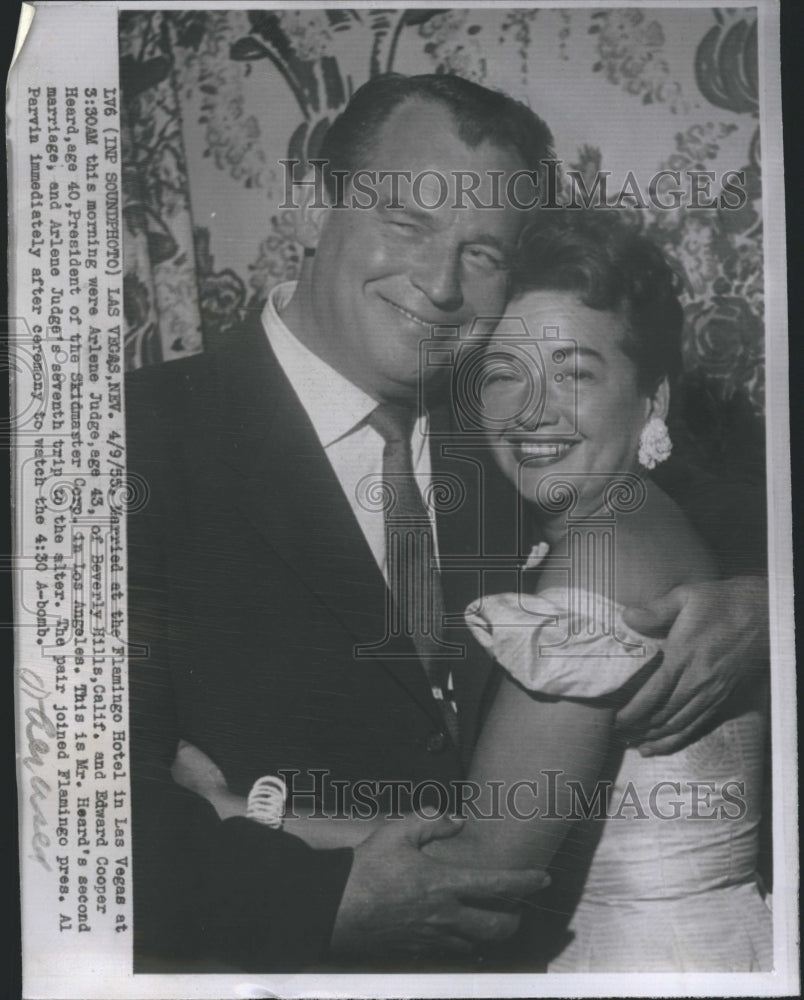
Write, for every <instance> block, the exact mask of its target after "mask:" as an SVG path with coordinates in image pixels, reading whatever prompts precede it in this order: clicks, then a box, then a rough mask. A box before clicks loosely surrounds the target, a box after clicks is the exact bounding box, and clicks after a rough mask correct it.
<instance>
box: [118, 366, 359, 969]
mask: <svg viewBox="0 0 804 1000" xmlns="http://www.w3.org/2000/svg"><path fill="white" fill-rule="evenodd" d="M164 382H165V379H164V377H162V375H161V373H160V372H159V371H158V370H154V371H146V372H138V373H136V374H135V376H133V377H132V378H130V379H129V381H128V383H127V391H126V416H127V427H128V433H127V449H128V454H127V461H128V470H129V472H133V473H135V474H137V475H139V476H141V477H143V479H144V483H145V493H146V494H147V502H146V503H145V505H144V506H143V507H142V509H140V510H138V511H136V512H133V513H131V514H130V515H129V517H128V523H127V536H128V607H129V689H130V696H129V707H130V731H131V753H132V823H133V842H134V856H133V866H134V933H135V971H137V972H183V971H199V972H203V971H210V972H212V971H220V972H224V971H254V972H259V971H263V972H266V971H299V970H302V969H304V968H306V967H309V966H311V965H313V964H315V963H317V962H319V961H320V960H321V959H322V958H323V957H324V955H325V954H326V951H327V948H328V945H329V940H330V937H331V933H332V926H333V923H334V920H335V915H336V913H337V909H338V906H339V903H340V899H341V896H342V893H343V888H344V886H345V884H346V880H347V878H348V876H349V871H350V868H351V863H352V857H353V853H352V851H351V850H348V849H338V850H328V851H323V850H313V849H312V848H310V847H308V846H307V845H306V844H305V843H304V842H303V841H301V840H299V839H298V838H296V837H292V836H289V835H288V834H285V833H283V832H281V831H274V830H271V829H269V828H267V827H264V826H260V825H259V824H257V823H254V822H252V821H251V820H247V819H245V818H240V817H238V818H233V819H228V820H225V821H221V820H219V818H218V816H217V813H215V811H214V809H213V808H212V806H210V805H209V803H207V802H206V800H204V799H202V798H200V797H199V796H196V795H195V794H193V793H192V792H188V791H186V790H185V789H183V788H181V787H180V786H178V785H176V784H175V783H174V782H173V780H172V778H171V776H170V770H169V769H170V765H171V763H172V760H173V757H174V756H175V752H176V747H177V741H178V738H179V730H178V725H177V707H176V705H175V702H174V697H173V691H172V685H171V676H170V660H171V646H172V645H173V644H174V643H176V642H178V641H180V637H181V627H182V626H181V623H180V622H178V621H175V620H173V618H172V616H171V601H170V580H169V579H168V574H167V572H166V567H165V551H166V546H165V544H164V542H165V539H166V537H167V533H168V532H169V531H170V525H171V522H172V520H173V519H174V518H175V517H180V516H181V499H180V491H179V489H178V486H177V479H178V472H177V468H178V466H177V463H176V462H175V461H174V458H175V456H174V455H171V449H172V445H171V438H172V433H171V427H170V424H169V422H167V421H168V420H169V416H168V414H169V412H170V407H169V406H164V407H163V406H162V405H161V402H160V400H161V398H162V397H163V396H165V394H166V389H167V387H166V386H165V385H163V384H162V383H164ZM163 414H164V415H163ZM174 523H175V522H174Z"/></svg>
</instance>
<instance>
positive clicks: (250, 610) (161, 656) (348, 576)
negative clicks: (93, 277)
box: [126, 317, 511, 971]
mask: <svg viewBox="0 0 804 1000" xmlns="http://www.w3.org/2000/svg"><path fill="white" fill-rule="evenodd" d="M231 344H232V348H231V349H230V350H227V351H225V352H221V353H220V354H218V355H214V356H213V355H207V354H203V355H198V356H195V357H192V358H189V359H187V360H185V361H178V362H171V363H170V364H169V365H164V366H160V367H158V368H155V369H149V370H143V371H141V372H137V373H135V374H134V375H133V376H132V377H131V378H130V379H129V381H128V385H127V398H126V411H127V425H128V428H129V430H128V468H129V471H130V472H133V473H135V474H137V475H139V476H142V477H143V479H144V480H145V482H146V484H147V493H148V500H147V504H146V505H145V507H144V508H143V509H142V510H141V511H139V512H137V513H134V514H132V515H131V516H130V517H129V527H128V537H129V564H130V577H129V606H130V620H131V624H130V642H131V643H132V644H134V646H135V647H136V646H139V647H141V648H140V649H139V650H137V649H136V648H135V649H133V650H132V657H131V660H130V671H131V728H132V740H133V755H134V762H133V763H134V769H133V773H134V822H135V873H136V886H135V889H136V891H135V930H136V941H137V945H136V951H137V955H138V968H141V969H142V970H143V971H145V970H146V969H151V968H162V967H163V966H160V965H158V964H155V957H156V956H157V955H170V956H173V958H174V960H176V961H178V962H179V965H178V968H181V967H182V966H181V962H182V961H184V962H185V963H186V962H190V961H191V960H192V961H193V962H194V963H195V966H194V967H196V968H205V967H207V965H208V967H209V968H216V967H217V966H215V965H213V964H212V962H211V959H212V958H213V957H214V958H215V959H216V960H218V961H220V960H223V961H224V962H229V963H231V964H232V965H233V966H235V967H242V968H245V969H251V970H269V969H277V970H287V971H289V970H298V969H300V968H303V967H305V966H306V965H309V964H310V963H313V962H317V961H319V960H321V958H322V956H323V955H324V953H325V950H326V947H327V944H328V940H329V936H330V933H331V928H332V923H333V920H334V915H335V912H336V910H337V907H338V904H339V901H340V896H341V893H342V890H343V886H344V884H345V881H346V879H347V877H348V873H349V869H350V864H351V856H352V852H351V851H349V850H330V851H314V850H311V849H310V848H308V847H307V846H306V845H305V844H304V843H302V842H301V841H299V840H298V839H297V838H294V837H292V836H289V835H287V834H285V833H282V832H275V831H272V830H269V829H267V828H264V827H260V826H258V825H256V824H255V823H253V822H251V821H247V820H245V819H230V820H227V821H225V822H220V821H219V820H218V819H217V816H216V815H215V814H214V812H213V810H212V809H211V808H210V807H209V806H208V805H207V803H206V802H205V801H203V800H201V799H199V798H198V797H197V796H195V795H193V794H191V793H188V792H186V791H184V790H183V789H180V788H178V787H177V786H176V785H175V784H174V783H173V782H172V780H171V778H170V775H169V766H170V763H171V761H172V760H173V757H174V755H175V751H176V745H177V740H178V739H179V738H180V737H182V738H184V739H187V740H189V741H190V742H191V743H194V744H195V745H196V746H198V747H200V748H201V749H202V750H203V751H204V752H205V753H207V754H208V755H209V756H210V757H211V758H212V759H213V760H214V761H215V762H216V764H217V765H218V766H219V767H220V768H221V770H222V771H223V772H224V774H225V776H226V779H227V781H228V784H229V787H230V789H231V790H232V791H234V792H236V793H240V794H243V795H246V794H248V791H249V789H250V787H251V785H252V783H253V782H254V781H255V780H256V779H257V778H258V777H260V776H261V775H264V774H277V773H279V772H280V771H285V770H289V771H293V770H296V771H298V772H300V773H299V775H298V776H297V777H296V778H295V779H294V784H295V786H296V787H297V788H302V789H304V788H311V787H312V786H313V781H314V777H313V772H315V771H318V770H320V771H323V772H326V775H327V777H326V779H324V778H321V777H319V779H318V780H319V782H320V790H319V796H318V797H319V799H321V798H323V800H324V804H325V805H328V806H329V807H330V808H332V805H333V802H332V795H331V792H330V790H329V789H330V786H329V783H328V782H329V779H333V780H340V781H346V782H349V783H350V784H351V783H353V782H355V781H357V780H359V779H367V780H370V781H388V780H394V779H403V780H406V781H409V782H412V783H418V782H422V781H425V780H432V779H435V780H438V781H441V782H443V783H444V784H445V785H447V784H448V783H449V782H450V781H453V780H454V779H458V778H460V777H461V775H462V773H463V764H462V761H461V754H460V749H459V748H457V747H455V746H454V745H452V743H451V742H450V740H449V738H448V737H447V736H446V734H445V733H444V732H443V726H442V722H441V717H440V714H439V711H438V707H437V705H436V703H435V701H434V699H433V697H432V695H431V693H430V690H429V687H428V684H427V681H426V678H425V675H424V672H423V670H422V667H421V664H420V662H419V661H418V660H417V658H416V656H415V651H414V649H413V647H412V644H410V642H409V640H403V639H392V640H391V641H390V642H389V644H388V648H387V649H386V650H384V651H383V653H382V655H379V654H378V655H375V656H371V657H368V658H355V655H354V647H355V645H356V644H372V643H377V642H378V641H380V640H382V639H383V636H384V635H385V632H386V628H385V622H386V600H387V589H386V587H385V583H384V580H383V578H382V575H381V573H380V571H379V569H378V568H377V565H376V563H375V561H374V559H373V557H372V554H371V552H370V550H369V548H368V545H367V543H366V541H365V539H364V537H363V535H362V533H361V531H360V528H359V526H358V525H357V522H356V521H355V518H354V516H353V514H352V512H351V509H350V507H349V504H348V501H347V499H346V497H345V496H344V494H343V492H342V490H341V487H340V485H339V483H338V481H337V479H336V477H335V475H334V473H333V471H332V469H331V466H330V464H329V461H328V459H327V458H326V455H325V454H324V452H323V450H322V448H321V446H320V443H319V441H318V438H317V437H316V434H315V431H314V430H313V428H312V426H311V424H310V423H309V421H308V419H307V416H306V414H305V412H304V410H303V409H302V407H301V405H300V403H299V402H298V399H297V397H296V396H295V393H294V392H293V390H292V388H291V386H290V384H289V383H288V381H287V379H286V377H285V375H284V373H283V372H282V371H281V369H280V367H279V365H278V363H277V362H276V359H275V358H274V356H273V354H272V352H271V350H270V348H269V346H268V343H267V339H266V337H265V333H264V332H263V330H262V327H261V324H260V322H259V317H254V321H253V322H252V323H251V324H250V325H248V326H247V327H246V328H245V329H244V330H243V331H241V332H240V333H239V334H238V335H237V336H233V338H232V341H231ZM436 450H438V449H436ZM434 466H435V467H434V471H437V470H446V469H448V468H449V466H450V463H449V460H448V459H446V458H443V457H441V456H440V455H438V456H436V457H434ZM454 471H455V472H457V474H458V475H459V476H460V479H461V482H462V483H463V484H465V486H466V487H467V489H466V495H465V496H464V498H463V502H462V503H460V504H458V508H457V510H456V511H454V512H453V513H451V514H444V515H443V516H439V521H438V533H439V546H440V551H441V554H442V557H443V558H446V557H447V556H448V555H449V554H455V555H460V554H462V553H468V554H470V555H471V554H472V552H473V550H477V547H478V545H479V544H480V542H479V537H478V532H479V528H478V525H479V524H480V517H479V513H478V503H479V496H480V492H481V491H480V488H479V479H480V475H481V474H480V471H479V467H478V466H477V465H476V464H474V463H472V462H467V461H466V460H461V461H458V462H457V464H456V466H455V470H454ZM501 523H506V522H505V519H502V521H501ZM508 523H511V522H510V519H508ZM444 580H445V583H444V588H445V603H446V605H447V610H448V611H453V612H458V613H459V612H461V611H462V610H463V608H464V607H465V605H466V603H467V602H468V600H469V599H471V597H472V596H474V594H476V593H477V592H478V590H477V583H476V582H475V580H474V578H473V574H472V572H471V571H469V572H465V573H460V572H453V573H446V574H445V576H444ZM450 640H451V641H454V642H456V643H459V644H460V643H462V642H465V650H466V655H465V656H464V658H462V659H461V660H459V661H456V664H455V668H454V670H453V673H454V676H455V685H456V696H457V700H458V702H459V710H460V717H461V722H462V735H463V737H464V740H463V742H464V745H465V747H466V748H468V749H469V750H471V746H472V744H473V742H474V731H475V727H476V723H477V717H478V712H479V709H480V706H481V704H482V701H483V698H482V695H483V691H484V688H485V686H486V683H487V681H488V679H489V674H490V665H489V663H488V661H487V660H486V658H485V656H484V654H482V652H481V651H480V649H479V647H477V646H476V645H475V644H474V643H473V642H472V641H471V639H469V637H468V633H466V631H465V630H464V629H461V628H455V629H452V630H450ZM138 653H139V654H140V655H137V654H138ZM321 789H323V791H321ZM403 804H404V799H403Z"/></svg>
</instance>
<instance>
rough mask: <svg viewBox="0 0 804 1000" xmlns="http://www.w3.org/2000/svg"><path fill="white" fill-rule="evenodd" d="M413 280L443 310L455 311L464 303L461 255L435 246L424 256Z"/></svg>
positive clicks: (412, 276)
mask: <svg viewBox="0 0 804 1000" xmlns="http://www.w3.org/2000/svg"><path fill="white" fill-rule="evenodd" d="M411 281H412V282H413V284H414V285H415V287H416V288H418V289H419V291H420V292H423V293H424V294H425V295H426V296H427V298H428V299H429V300H430V301H431V302H432V303H433V305H434V306H437V307H438V309H440V310H441V311H442V312H455V311H456V310H458V309H460V308H461V306H462V305H463V289H462V287H461V266H460V255H459V254H458V253H457V252H455V251H450V250H446V249H445V248H444V247H434V248H432V250H431V251H430V252H429V253H428V254H426V255H425V256H423V257H422V259H421V260H420V261H419V262H418V265H417V267H416V268H415V269H414V271H413V273H412V274H411Z"/></svg>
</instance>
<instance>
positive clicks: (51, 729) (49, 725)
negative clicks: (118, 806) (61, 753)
mask: <svg viewBox="0 0 804 1000" xmlns="http://www.w3.org/2000/svg"><path fill="white" fill-rule="evenodd" d="M19 682H20V691H21V694H22V695H25V696H27V697H29V698H32V699H34V701H35V704H34V705H32V706H29V707H28V708H26V709H25V718H26V719H27V720H28V725H27V726H26V727H25V738H26V739H27V741H28V756H27V757H23V758H22V766H23V767H26V768H27V769H28V770H29V771H31V772H33V770H34V768H35V767H42V765H43V764H44V760H43V759H42V758H43V757H44V755H46V754H48V753H49V752H50V743H48V740H52V739H53V738H54V737H55V735H56V727H55V726H54V725H53V721H52V720H51V719H50V718H48V715H47V713H46V712H45V699H46V698H47V697H49V695H50V692H49V691H48V690H47V689H46V688H45V687H44V683H43V681H42V678H41V677H40V676H39V675H38V674H36V673H34V671H33V670H29V669H28V668H27V667H26V668H23V669H22V670H20V672H19ZM44 737H46V739H45V738H44ZM29 789H30V792H31V794H30V796H29V798H28V802H29V803H30V805H31V809H32V810H33V826H34V833H33V837H31V847H32V849H33V854H31V855H29V857H31V858H32V859H33V860H34V861H38V862H39V863H40V864H41V865H42V867H43V868H45V869H46V870H47V871H52V868H51V867H50V864H49V862H48V860H47V857H46V855H45V849H46V848H48V847H50V837H48V835H47V834H46V833H45V832H44V827H46V826H48V821H47V819H46V818H45V814H44V813H43V812H42V806H41V804H40V803H41V801H43V800H44V799H47V797H48V795H49V794H50V791H51V787H50V785H49V784H48V782H47V781H45V779H44V778H43V777H41V775H38V774H33V775H32V777H31V780H30V784H29Z"/></svg>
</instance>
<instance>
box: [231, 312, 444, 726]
mask: <svg viewBox="0 0 804 1000" xmlns="http://www.w3.org/2000/svg"><path fill="white" fill-rule="evenodd" d="M258 320H259V318H258V317H255V321H256V322H255V323H252V324H251V325H250V329H249V330H247V331H246V337H245V338H244V341H245V342H244V343H243V347H242V350H240V351H239V352H238V355H239V356H238V358H237V359H236V361H235V363H234V368H235V370H232V369H231V368H230V369H229V370H228V371H227V370H226V367H225V366H222V367H221V369H219V371H220V375H219V379H218V393H217V402H218V419H219V423H218V427H219V434H218V443H219V448H220V453H221V456H222V458H223V461H224V462H226V463H227V464H228V465H230V466H231V467H232V468H233V470H234V471H236V473H237V474H238V476H239V477H240V482H239V487H238V488H236V489H235V490H234V492H233V495H234V496H236V497H237V502H238V505H239V507H240V509H241V510H242V511H243V513H244V514H245V516H246V517H247V518H248V519H249V521H250V522H251V524H252V525H253V527H254V528H255V530H256V531H257V532H258V533H259V535H260V536H261V537H262V538H263V539H264V540H265V541H266V542H267V543H268V544H269V545H270V546H271V547H272V548H273V549H274V550H275V551H276V552H277V553H278V554H279V556H280V557H281V558H282V560H283V561H284V562H285V563H286V565H287V566H288V567H289V568H290V569H291V570H292V571H293V572H294V573H296V574H297V575H298V576H299V577H300V578H301V579H302V580H303V581H304V583H305V585H306V586H307V588H308V589H309V590H310V591H311V592H312V593H313V594H314V595H315V596H316V598H317V599H318V600H319V601H321V602H322V603H323V604H324V605H326V606H327V607H328V608H329V609H330V610H331V611H332V612H333V613H334V614H335V615H336V616H337V618H338V619H339V620H340V621H341V622H342V624H343V625H344V626H345V628H346V629H347V630H348V631H349V632H350V633H351V634H352V635H353V636H354V638H355V645H356V646H358V647H359V646H371V645H373V644H376V643H378V642H380V641H381V640H382V639H383V637H384V635H385V634H386V622H387V612H386V602H387V600H388V589H387V587H386V585H385V580H384V579H383V576H382V573H381V572H380V570H379V568H378V566H377V564H376V562H375V560H374V556H373V554H372V552H371V549H370V548H369V546H368V543H367V542H366V539H365V537H364V535H363V532H362V531H361V530H360V526H359V524H358V523H357V520H356V518H355V516H354V514H353V512H352V509H351V507H350V505H349V502H348V500H347V499H346V496H345V495H344V492H343V490H342V488H341V486H340V483H339V481H338V479H337V476H336V475H335V473H334V471H333V469H332V466H331V465H330V462H329V460H328V458H327V456H326V454H325V453H324V450H323V448H322V447H321V443H320V441H319V440H318V436H317V435H316V432H315V430H314V428H313V426H312V424H311V423H310V421H309V418H308V417H307V414H306V412H305V411H304V408H303V407H302V406H301V404H300V402H299V400H298V397H297V396H296V394H295V392H294V391H293V388H292V386H291V385H290V383H289V382H288V380H287V378H286V377H285V375H284V373H283V372H282V370H281V368H280V366H279V364H278V362H277V361H276V358H275V357H274V355H273V352H272V351H271V349H270V346H269V345H268V341H267V338H266V336H265V333H264V331H263V329H262V324H261V323H260V322H259V321H258ZM386 654H387V655H385V656H377V657H376V659H377V660H379V661H380V662H382V664H383V667H384V668H385V669H386V670H387V671H388V672H389V673H390V674H391V675H392V676H393V677H394V678H395V679H396V681H397V682H398V683H399V685H400V686H401V687H402V688H404V690H405V691H406V692H407V693H408V694H409V695H410V696H411V697H412V698H413V699H414V700H415V701H416V702H417V703H418V704H419V706H420V707H421V708H423V709H424V710H425V711H426V712H427V713H428V715H430V716H431V717H433V718H435V719H437V718H438V709H437V706H436V705H435V703H434V701H433V698H432V695H431V692H430V689H429V686H428V684H427V681H426V678H425V675H424V671H423V670H422V667H421V663H420V662H419V660H418V658H417V657H416V653H415V650H414V649H413V646H412V644H411V643H410V642H409V641H407V640H403V639H398V640H395V641H394V642H392V643H391V644H389V648H388V649H387V650H386ZM366 658H367V659H369V660H370V659H373V658H375V657H372V655H371V654H370V653H369V654H368V655H367V657H366Z"/></svg>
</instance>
